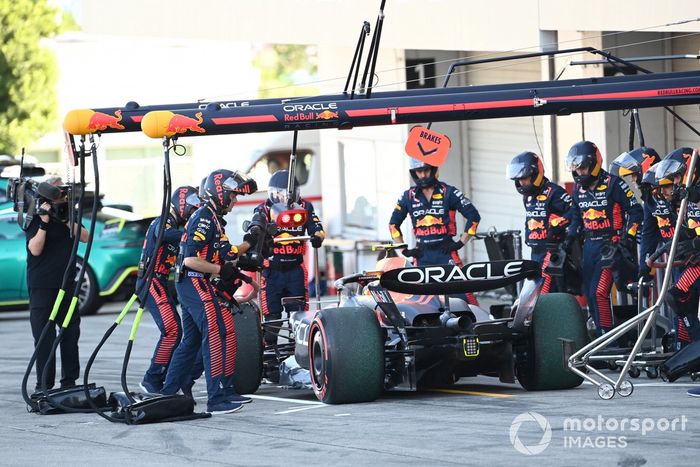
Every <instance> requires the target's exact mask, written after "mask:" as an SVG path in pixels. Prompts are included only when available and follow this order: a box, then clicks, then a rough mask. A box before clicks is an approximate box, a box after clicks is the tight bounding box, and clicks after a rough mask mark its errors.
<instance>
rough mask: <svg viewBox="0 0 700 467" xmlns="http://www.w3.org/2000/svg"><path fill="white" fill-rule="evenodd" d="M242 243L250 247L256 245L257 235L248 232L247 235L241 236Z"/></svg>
mask: <svg viewBox="0 0 700 467" xmlns="http://www.w3.org/2000/svg"><path fill="white" fill-rule="evenodd" d="M243 241H244V242H246V243H247V244H248V245H250V246H255V245H257V243H258V235H257V233H253V232H248V233H247V234H245V235H243Z"/></svg>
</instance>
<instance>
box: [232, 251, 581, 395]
mask: <svg viewBox="0 0 700 467" xmlns="http://www.w3.org/2000/svg"><path fill="white" fill-rule="evenodd" d="M539 276H540V266H539V264H538V263H536V262H533V261H527V260H510V261H491V262H482V263H471V264H467V265H465V266H464V267H462V268H459V267H457V266H454V265H444V266H424V267H413V266H409V267H407V265H406V263H405V259H404V258H400V257H393V258H385V259H383V260H381V261H379V263H378V264H377V268H376V271H372V272H365V273H358V274H352V275H349V276H345V277H343V278H341V279H339V280H338V281H336V284H335V285H336V288H338V289H339V290H342V291H343V292H342V294H341V297H340V298H339V301H338V303H337V304H336V306H333V307H329V308H324V309H321V310H315V311H297V312H293V313H291V314H290V317H289V321H288V323H282V322H279V323H278V322H266V323H265V324H264V328H265V329H266V332H269V331H270V327H273V326H278V327H279V326H282V327H283V330H284V329H285V327H287V326H288V327H287V329H288V330H289V331H290V332H291V333H290V335H289V336H284V335H281V336H280V337H282V338H284V337H287V339H288V340H289V342H288V343H281V344H278V345H275V346H269V347H268V348H266V349H265V351H264V353H263V352H260V347H259V344H258V347H257V349H258V350H257V352H258V355H260V356H261V357H262V358H261V359H251V358H250V357H251V353H248V354H247V356H246V358H245V359H241V361H243V360H245V363H244V365H246V367H244V368H239V367H238V366H237V367H236V375H237V376H236V378H237V381H240V382H239V383H238V384H241V385H242V384H244V383H243V381H242V380H243V379H245V380H246V381H247V384H246V387H245V388H244V387H242V386H241V387H239V386H238V385H237V386H236V388H237V390H238V391H239V392H245V391H244V389H257V384H258V383H259V376H260V374H261V371H262V370H263V367H264V369H265V373H266V374H267V373H268V372H270V371H272V372H274V369H275V367H276V365H278V364H279V363H280V362H281V361H282V360H284V359H285V358H287V357H288V356H290V355H294V356H295V359H296V361H297V363H298V364H299V365H300V366H301V367H303V368H305V369H308V370H309V372H310V376H311V382H312V386H313V389H314V392H315V394H316V396H317V397H318V399H319V400H320V401H322V402H325V403H329V404H340V403H354V402H368V401H372V400H374V399H376V398H378V397H379V396H380V394H381V393H382V391H383V390H388V389H392V388H401V389H409V390H420V389H421V388H428V387H437V386H442V387H444V386H446V385H451V384H454V383H455V382H456V381H457V380H458V379H459V378H462V377H469V376H476V375H479V374H481V375H488V376H494V377H498V378H499V379H500V380H501V381H503V382H508V383H513V382H515V379H516V378H517V380H518V382H519V383H520V384H521V385H522V387H523V388H525V389H526V390H529V391H532V390H546V389H567V388H573V387H576V386H578V385H580V384H581V382H582V379H581V378H580V377H579V376H577V375H575V374H573V373H571V372H570V371H569V370H568V369H567V367H566V362H567V359H568V356H569V355H571V354H572V353H573V352H575V351H576V350H577V349H579V348H581V347H582V346H583V345H584V344H585V343H586V340H587V333H586V326H585V319H584V314H583V312H582V310H581V308H580V307H579V305H578V302H577V301H576V300H575V298H574V297H573V296H572V295H569V294H546V295H540V293H539V291H540V286H541V279H540V277H539ZM521 280H525V282H524V286H523V288H522V291H521V293H520V295H519V297H518V299H517V301H516V303H515V305H514V306H513V307H512V310H511V316H510V317H508V318H502V319H494V318H493V317H492V316H491V315H490V314H489V313H487V312H486V311H484V310H482V309H481V308H479V307H477V306H474V305H467V304H466V302H465V301H464V300H461V299H459V298H457V297H456V296H457V295H459V294H464V293H465V292H476V291H483V290H491V289H496V288H499V287H503V286H506V285H510V284H514V283H516V282H519V281H521ZM244 315H245V313H241V314H240V316H239V317H238V318H237V322H236V325H237V333H238V336H239V340H240V338H241V334H242V331H243V329H242V328H239V327H238V326H239V321H240V322H241V323H244V322H245V319H244V318H243V316H244ZM249 315H250V316H251V317H252V316H253V315H254V314H253V313H249ZM249 324H251V326H246V330H247V331H251V330H252V329H253V328H254V327H255V326H254V323H253V322H252V320H251V323H249ZM275 331H276V330H275ZM254 334H255V336H256V337H255V338H258V339H259V337H260V334H259V333H258V332H255V333H254ZM281 334H284V332H282V333H281ZM246 339H248V337H246ZM281 340H282V339H281ZM252 341H253V338H251V343H252ZM258 342H259V341H258ZM251 345H252V344H251ZM251 350H254V349H251ZM241 352H246V350H245V349H243V348H241V344H239V353H241ZM251 360H254V361H253V362H251ZM246 371H247V372H249V373H250V374H249V376H248V377H246V376H244V372H246ZM256 378H257V379H256ZM253 383H254V384H253ZM251 385H254V386H255V387H254V388H253V387H251Z"/></svg>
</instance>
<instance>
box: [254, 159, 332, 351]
mask: <svg viewBox="0 0 700 467" xmlns="http://www.w3.org/2000/svg"><path fill="white" fill-rule="evenodd" d="M288 179H289V171H287V170H278V171H277V172H275V173H274V174H272V177H270V183H269V184H268V189H267V191H268V198H267V200H266V201H265V202H264V203H261V204H260V205H258V206H257V207H256V208H255V212H259V213H261V214H263V215H264V216H265V219H268V220H271V218H272V215H271V208H272V206H273V205H275V204H278V203H280V204H282V205H285V206H288V203H289V201H290V200H289V199H288V197H289V192H288V188H287V183H288ZM294 186H295V188H294V192H293V193H292V199H291V202H292V203H294V204H295V205H296V206H295V208H297V209H304V210H306V216H307V220H306V223H305V224H304V225H300V226H297V227H280V230H279V233H278V234H277V235H276V238H284V237H299V236H303V235H309V236H311V240H310V242H311V246H312V247H313V248H320V247H321V244H322V243H323V239H324V238H325V236H326V234H325V232H324V231H323V226H322V225H321V221H320V220H319V218H318V216H317V215H316V213H315V212H314V207H313V205H312V204H311V203H310V202H309V201H307V200H305V199H303V198H301V197H300V196H299V183H298V182H296V181H295V184H294ZM305 253H306V242H301V241H292V242H282V243H276V244H275V245H274V246H273V249H272V256H270V257H268V258H266V259H265V262H264V269H263V271H262V278H261V280H260V282H261V284H260V305H261V308H262V312H263V316H264V318H265V320H266V321H270V320H277V319H281V318H282V299H283V298H286V297H304V301H303V303H302V302H301V301H299V302H296V303H293V302H290V303H288V304H287V306H286V307H285V308H286V310H287V312H291V311H299V310H302V309H304V310H308V309H309V305H308V302H309V292H308V288H307V283H308V275H309V274H308V269H307V267H306V265H305V264H304V255H305ZM267 329H268V332H266V333H265V343H266V344H268V345H274V344H276V343H277V333H276V332H275V327H273V326H268V327H267Z"/></svg>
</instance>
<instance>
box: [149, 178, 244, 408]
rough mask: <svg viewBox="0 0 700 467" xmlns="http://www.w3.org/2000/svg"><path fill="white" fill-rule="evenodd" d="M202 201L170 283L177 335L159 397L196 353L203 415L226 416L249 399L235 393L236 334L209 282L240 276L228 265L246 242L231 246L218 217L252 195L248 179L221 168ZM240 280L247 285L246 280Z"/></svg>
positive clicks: (187, 373)
mask: <svg viewBox="0 0 700 467" xmlns="http://www.w3.org/2000/svg"><path fill="white" fill-rule="evenodd" d="M204 189H205V192H206V195H207V198H208V199H207V201H206V203H205V204H203V205H202V206H201V207H200V208H199V209H198V210H197V211H195V212H194V214H192V216H191V217H190V220H189V221H188V222H187V225H186V226H185V233H184V234H183V236H182V240H181V242H180V254H179V256H178V268H179V269H180V274H179V276H181V277H178V279H177V281H176V289H177V295H178V298H179V299H180V303H181V305H182V311H183V316H182V328H183V336H182V341H181V342H180V345H179V346H178V347H177V349H176V350H175V354H174V355H173V359H172V361H171V363H170V368H169V370H168V373H167V376H166V378H165V385H164V386H163V390H162V391H161V392H162V393H163V394H174V393H175V392H177V391H178V390H179V389H180V388H181V387H183V386H185V384H187V382H188V379H189V378H190V377H191V371H192V367H193V365H194V364H195V360H196V358H197V354H198V352H199V351H200V349H201V355H202V357H203V360H204V374H205V377H206V380H207V412H209V413H213V414H221V413H231V412H235V411H237V410H239V409H240V408H241V404H242V403H246V402H250V398H248V397H244V396H240V395H238V394H236V392H235V389H234V387H233V372H234V369H235V368H234V366H235V362H236V329H235V327H234V321H233V316H232V314H231V311H230V310H229V309H227V308H225V307H224V306H223V305H222V303H221V301H220V300H219V299H218V298H217V295H216V291H215V289H214V286H213V285H212V283H211V281H210V278H211V276H212V275H219V277H221V279H222V280H224V281H231V280H234V279H236V278H241V279H243V278H242V277H241V276H244V275H243V274H242V273H241V272H240V271H239V270H238V268H236V267H235V266H234V265H233V264H232V263H231V261H234V260H236V259H238V257H239V255H241V254H243V253H245V252H246V251H247V250H248V249H249V248H250V247H251V244H252V243H255V241H254V240H253V239H250V241H244V242H243V243H242V244H240V245H232V244H231V243H229V241H228V237H227V236H226V234H225V232H224V229H223V226H222V217H223V216H224V215H225V214H226V213H228V212H230V211H231V209H233V206H234V205H235V204H236V200H237V196H238V195H247V194H251V193H255V192H256V191H257V185H256V183H255V181H254V180H252V179H250V178H247V177H245V176H243V175H241V174H239V173H238V172H232V171H230V170H226V169H219V170H215V171H213V172H212V173H210V174H209V176H208V177H207V181H206V183H205V185H204ZM243 280H246V281H247V280H250V279H249V278H247V276H246V279H243Z"/></svg>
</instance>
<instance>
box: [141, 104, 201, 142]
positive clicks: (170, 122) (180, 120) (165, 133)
mask: <svg viewBox="0 0 700 467" xmlns="http://www.w3.org/2000/svg"><path fill="white" fill-rule="evenodd" d="M202 123H204V119H203V118H202V112H197V113H196V114H195V115H194V118H192V117H187V116H186V115H181V114H176V113H173V112H170V111H169V110H156V111H153V112H148V113H147V114H146V115H144V117H143V119H142V120H141V130H142V131H143V132H144V133H145V134H146V135H148V136H150V137H151V138H165V137H168V138H169V137H171V136H175V135H181V134H185V133H187V132H188V131H189V132H193V133H206V129H204V128H202V126H201V125H202Z"/></svg>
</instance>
